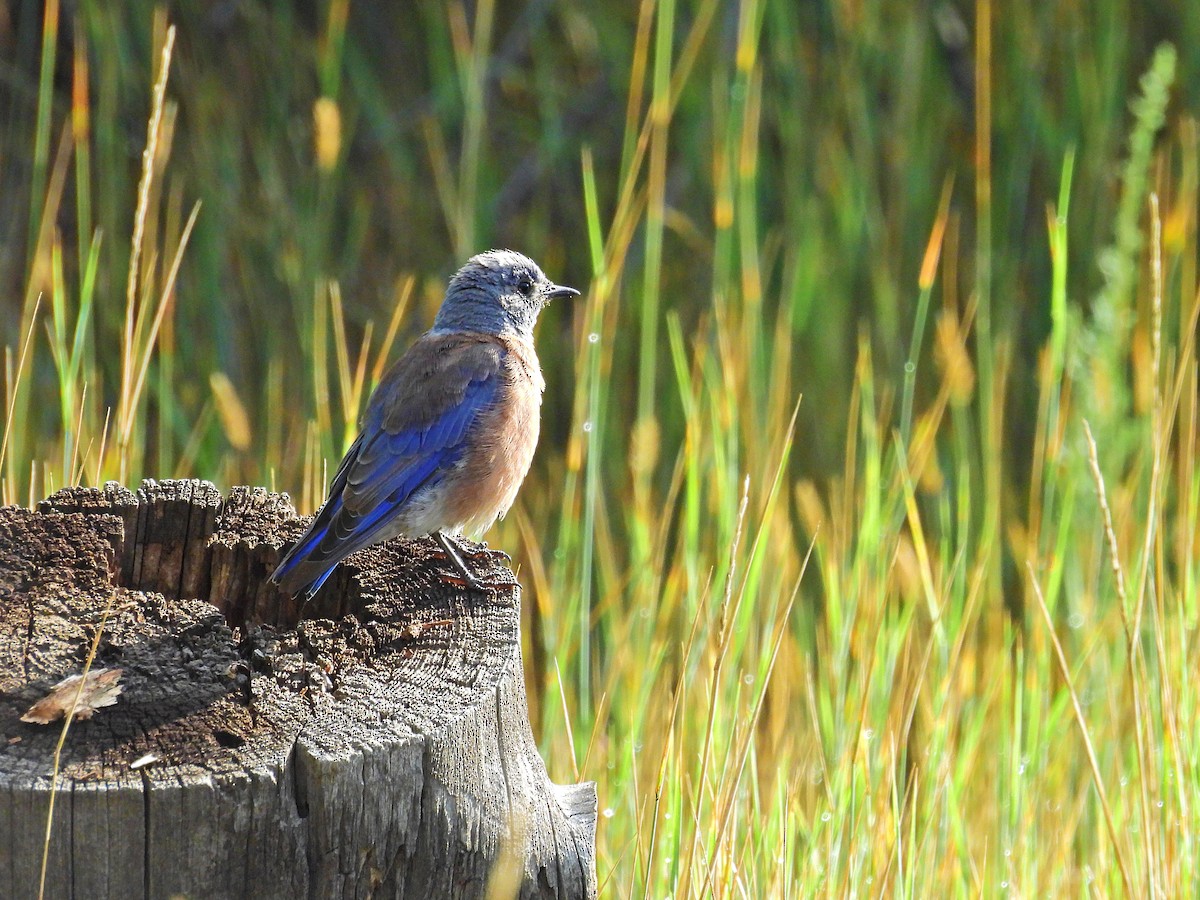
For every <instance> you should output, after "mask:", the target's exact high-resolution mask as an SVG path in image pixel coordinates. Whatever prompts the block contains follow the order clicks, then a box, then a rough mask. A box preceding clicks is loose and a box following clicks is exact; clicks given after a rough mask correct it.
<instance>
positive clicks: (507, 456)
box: [445, 339, 545, 534]
mask: <svg viewBox="0 0 1200 900" xmlns="http://www.w3.org/2000/svg"><path fill="white" fill-rule="evenodd" d="M503 343H504V344H505V351H506V352H505V354H504V360H503V364H502V371H501V378H502V380H501V383H500V387H499V389H498V390H497V393H496V399H495V402H494V403H493V404H492V406H491V407H490V408H489V409H488V410H487V412H486V413H484V414H483V415H482V416H481V418H480V420H479V421H478V422H477V423H476V426H475V427H474V428H472V430H471V437H470V439H469V443H468V445H467V448H466V452H465V453H464V454H463V459H462V463H461V468H460V469H459V472H458V477H456V478H454V479H453V482H454V485H453V488H452V489H451V490H449V491H447V495H446V497H445V504H446V513H447V515H446V518H447V520H448V521H453V522H462V523H463V531H464V532H467V533H470V534H478V533H479V532H482V531H483V530H484V529H486V528H487V527H488V526H490V525H491V524H492V523H493V522H494V521H496V519H497V518H498V517H500V516H503V515H504V514H505V513H506V512H508V510H509V509H510V508H511V507H512V505H513V501H514V500H515V499H516V496H517V491H518V489H520V487H521V482H523V481H524V480H525V476H526V474H528V472H529V466H530V464H531V463H532V462H533V453H534V450H536V449H537V442H538V433H539V430H540V427H541V406H542V391H543V389H544V388H545V381H544V380H543V379H542V372H541V368H540V366H539V365H538V360H537V355H536V353H535V352H534V349H533V346H532V345H531V344H530V343H529V342H527V341H522V340H516V339H506V340H504V341H503Z"/></svg>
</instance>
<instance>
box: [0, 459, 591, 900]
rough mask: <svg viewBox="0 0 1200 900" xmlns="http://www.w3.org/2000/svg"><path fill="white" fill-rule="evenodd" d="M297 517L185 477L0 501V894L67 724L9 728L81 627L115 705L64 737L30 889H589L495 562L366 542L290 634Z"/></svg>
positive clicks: (109, 893)
mask: <svg viewBox="0 0 1200 900" xmlns="http://www.w3.org/2000/svg"><path fill="white" fill-rule="evenodd" d="M301 527H302V523H301V520H299V519H298V518H297V517H296V515H295V512H294V510H293V509H292V506H291V504H290V502H289V501H288V499H287V497H286V495H279V494H272V493H269V492H267V491H265V490H262V489H259V488H253V489H249V488H235V489H233V491H231V492H230V494H229V495H228V496H227V497H222V495H221V494H220V493H219V492H218V491H217V489H216V488H215V487H213V486H212V485H211V484H208V483H207V482H199V481H160V482H155V481H146V482H144V483H143V484H142V486H141V488H140V489H139V490H138V491H137V492H136V493H133V492H131V491H129V490H126V489H125V488H122V487H120V486H118V485H115V484H113V483H110V484H109V485H107V486H106V487H105V488H104V489H103V490H98V489H84V488H74V489H68V490H64V491H59V492H58V493H56V494H55V495H53V496H52V497H50V498H49V499H48V500H45V501H43V502H42V503H41V504H39V507H38V510H37V511H36V512H31V511H29V510H26V509H22V508H18V507H3V508H0V897H4V898H24V897H35V896H37V889H38V881H39V871H40V867H41V860H42V845H43V839H44V833H45V825H46V815H47V806H48V803H49V798H50V791H51V773H52V770H53V756H54V750H55V745H56V743H57V741H58V739H59V736H60V733H61V728H62V721H61V720H59V721H58V722H55V723H52V724H48V725H41V724H31V723H28V722H22V721H21V716H22V715H23V714H25V713H26V711H27V710H29V708H30V707H31V706H33V704H34V703H36V702H37V701H38V700H40V699H42V698H43V697H45V696H46V695H48V694H49V693H50V692H51V691H52V690H53V688H54V686H55V685H56V684H58V683H59V682H60V681H61V680H62V679H63V678H65V677H68V676H71V675H78V674H79V673H81V672H82V670H83V665H84V660H85V658H86V656H87V653H88V650H89V648H90V646H91V644H92V641H93V638H94V637H95V635H96V632H97V629H99V628H100V627H101V624H102V621H103V633H102V636H101V639H100V642H99V649H98V652H97V654H96V658H95V661H94V663H93V667H94V668H95V669H120V670H121V675H120V687H121V693H120V695H119V696H118V697H117V700H116V703H115V704H114V705H112V706H105V707H101V708H99V709H97V710H95V712H94V713H93V714H92V716H91V718H88V719H86V720H78V721H75V722H73V723H72V724H71V727H70V730H69V732H68V735H67V739H66V743H65V744H64V746H63V749H62V756H61V765H60V774H59V778H58V786H57V799H56V801H55V810H54V819H53V831H52V835H51V843H50V856H49V866H48V872H47V880H46V892H45V896H46V897H51V898H60V897H63V898H81V900H82V898H87V900H91V898H103V897H111V898H122V900H124V898H131V897H147V898H166V897H170V896H173V895H183V896H187V897H194V898H201V897H222V898H223V897H231V898H232V897H255V898H259V897H287V898H293V897H312V898H332V897H417V898H422V900H430V898H438V897H477V896H483V895H484V894H485V893H486V892H487V890H488V887H489V882H491V883H492V886H493V887H494V888H496V889H500V888H501V887H502V886H508V890H507V892H505V891H501V892H500V893H499V894H498V895H499V896H522V897H591V896H594V895H595V892H596V876H595V864H594V847H595V828H596V793H595V787H594V785H592V784H581V785H569V786H559V785H555V784H552V783H551V782H550V781H549V779H548V777H547V774H546V768H545V766H544V764H543V762H542V760H541V758H540V756H539V755H538V752H537V747H536V745H535V743H534V740H533V735H532V732H531V730H530V726H529V722H528V712H527V708H526V699H525V688H524V680H523V674H522V667H521V652H520V637H519V630H518V629H519V622H520V615H519V606H518V604H519V600H520V586H519V585H518V583H517V581H516V579H515V578H514V577H513V574H512V571H511V570H510V568H509V566H508V563H507V559H506V558H505V557H504V556H503V555H502V554H498V553H495V552H492V551H488V550H486V548H483V547H482V546H481V545H480V546H479V547H478V548H477V547H476V545H473V544H468V546H469V547H470V548H471V550H472V553H473V557H472V559H471V561H470V563H471V565H472V566H473V568H474V569H475V571H476V572H477V573H478V575H479V577H480V578H481V579H482V580H483V581H484V582H485V583H486V584H487V585H488V587H487V590H486V591H485V592H471V591H469V590H468V589H466V588H465V587H464V586H463V585H461V584H460V583H458V582H456V581H455V579H454V578H453V574H452V570H451V569H450V568H449V567H448V565H447V562H446V560H445V559H444V558H443V556H442V554H441V552H440V551H439V550H438V549H437V547H436V545H435V544H434V543H433V542H432V541H430V540H419V541H393V542H390V543H388V544H386V545H383V546H380V547H376V548H371V549H369V550H365V551H362V552H360V553H357V554H355V555H354V556H352V557H351V558H350V559H349V560H348V561H347V563H346V564H344V565H343V566H342V567H340V568H339V570H338V571H337V572H336V573H335V575H334V576H333V577H332V578H331V579H330V581H329V584H328V586H327V587H326V588H325V589H324V590H323V591H322V592H321V593H320V594H319V595H318V596H317V598H316V599H315V600H314V601H313V602H312V603H310V604H309V606H308V608H307V609H305V610H304V621H303V622H302V623H301V625H300V627H299V628H297V617H298V615H299V613H300V610H299V609H298V605H297V603H296V602H295V601H294V600H292V598H290V597H287V596H285V595H283V594H281V593H280V592H279V591H278V589H276V588H275V587H274V586H273V585H271V584H270V583H269V582H268V581H267V577H268V575H269V574H270V572H271V571H272V569H273V568H274V566H275V564H276V563H277V561H278V560H279V557H280V554H281V550H282V549H283V548H284V547H286V546H287V545H288V543H289V542H290V541H292V540H294V539H295V538H296V537H297V536H298V535H299V533H300V531H301ZM106 610H108V617H107V621H104V615H105V611H106Z"/></svg>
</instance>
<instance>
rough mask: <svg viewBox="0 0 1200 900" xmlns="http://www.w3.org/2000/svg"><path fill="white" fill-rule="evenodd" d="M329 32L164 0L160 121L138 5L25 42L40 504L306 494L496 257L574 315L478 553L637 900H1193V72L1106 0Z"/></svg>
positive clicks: (571, 8) (316, 18) (260, 12)
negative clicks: (495, 564)
mask: <svg viewBox="0 0 1200 900" xmlns="http://www.w3.org/2000/svg"><path fill="white" fill-rule="evenodd" d="M303 9H304V8H302V11H301V12H300V13H295V14H294V13H293V12H292V11H291V7H288V6H287V5H281V6H266V5H261V6H260V5H257V4H246V5H243V6H242V7H241V8H240V10H241V11H240V12H239V13H238V14H237V17H236V18H235V19H234V20H233V21H224V20H217V19H216V18H214V17H213V16H210V15H208V14H204V13H200V12H195V11H188V10H183V11H181V12H180V13H179V16H180V18H179V20H178V21H177V22H176V25H177V28H178V34H179V38H178V42H179V48H178V49H177V50H176V54H175V59H176V63H175V65H174V66H173V68H172V70H171V71H170V81H169V82H168V84H169V87H168V88H167V89H166V91H165V94H162V95H161V102H157V101H156V96H158V95H156V93H155V92H156V90H159V88H158V87H157V86H160V85H162V84H163V79H164V77H165V76H166V75H167V74H168V73H167V71H166V70H165V68H164V67H163V66H162V65H161V63H159V62H158V61H159V60H161V59H163V58H164V52H163V51H164V49H165V48H166V47H167V46H168V45H169V41H170V38H169V34H170V32H168V30H167V23H166V20H165V18H164V17H163V16H162V15H161V14H154V13H152V12H151V10H150V9H149V8H141V7H139V6H138V5H136V4H135V5H131V6H129V7H128V8H117V7H115V6H112V5H108V4H91V3H82V4H80V5H79V12H78V13H77V15H76V16H75V18H74V20H72V21H71V23H70V26H69V27H67V26H66V25H65V23H64V21H60V18H61V15H60V10H59V8H58V6H57V5H55V4H47V5H46V6H45V12H44V18H43V21H42V22H41V23H40V27H38V28H36V29H35V28H32V27H26V28H25V29H23V30H22V31H21V32H20V34H21V35H22V36H23V42H22V43H21V44H20V47H19V48H18V49H19V50H20V53H19V54H18V56H19V62H21V63H22V64H23V67H22V68H19V69H18V70H17V73H16V74H14V78H15V77H17V75H19V74H20V73H27V76H28V78H29V79H30V84H29V88H30V89H29V90H28V91H27V92H25V94H24V95H22V96H25V97H27V98H30V99H29V100H28V102H27V103H26V104H25V105H24V106H21V105H20V104H17V106H18V108H19V111H20V113H21V115H20V116H18V117H16V118H15V119H14V121H16V122H19V123H20V127H14V128H13V129H12V130H11V131H10V132H9V133H7V134H6V135H5V138H4V139H5V140H6V141H7V142H8V143H7V144H6V145H5V158H14V152H15V150H14V149H13V148H15V149H16V150H20V154H18V155H17V156H16V157H15V158H21V159H24V158H28V159H29V160H30V164H29V172H30V173H31V177H30V178H29V179H28V186H29V187H28V191H27V192H25V193H24V194H23V197H24V200H25V201H26V202H27V209H26V211H25V215H24V217H23V218H22V219H21V222H20V225H21V227H20V228H19V229H17V230H18V231H21V232H22V233H24V234H27V237H24V238H22V239H23V240H24V241H25V243H26V245H27V253H26V254H25V258H24V261H23V262H22V263H21V267H20V271H19V272H18V271H16V269H15V264H14V263H13V261H12V260H13V258H12V256H11V254H10V255H9V257H7V258H6V259H5V262H4V265H6V266H7V267H8V268H7V269H6V270H4V271H3V272H0V277H3V278H5V279H6V281H7V282H8V283H12V284H15V285H17V288H16V289H14V290H13V291H12V292H10V295H11V296H19V297H21V298H23V300H22V303H21V304H20V306H21V308H20V309H19V310H18V309H13V310H10V311H9V314H8V315H7V316H6V318H5V320H4V329H5V330H4V332H3V335H4V343H5V344H6V365H5V386H6V393H5V399H6V410H7V411H8V422H9V425H8V427H6V429H5V436H4V450H3V452H2V453H0V456H2V457H3V458H2V459H0V472H2V473H3V483H2V490H3V496H4V499H5V501H6V502H32V500H34V499H36V498H37V497H38V496H40V495H42V494H43V493H45V492H47V491H49V490H51V489H52V488H53V487H55V486H57V485H58V484H61V483H64V482H67V481H73V482H74V481H87V482H98V481H103V480H104V479H106V478H110V477H114V478H121V479H122V480H126V481H135V480H136V479H137V478H139V477H141V476H143V475H170V474H185V475H192V476H199V477H210V478H213V479H215V480H217V481H218V482H221V483H223V484H231V483H235V482H241V481H251V482H256V483H266V484H269V485H271V486H273V487H275V488H278V489H287V490H290V491H291V492H292V493H293V494H294V495H295V496H296V497H297V500H298V503H299V505H300V506H301V507H303V508H305V509H309V510H311V509H312V508H313V507H314V506H315V505H316V504H317V503H318V502H319V501H320V498H321V496H322V492H323V488H324V484H325V482H326V475H327V467H328V465H329V463H331V462H335V461H336V459H337V457H338V456H339V454H340V452H341V450H342V449H343V448H344V446H345V445H346V443H347V442H348V441H349V440H351V439H352V437H353V434H354V429H355V420H356V418H357V414H358V411H359V410H360V409H361V406H362V404H363V402H364V400H365V397H366V395H367V393H368V392H369V390H370V388H371V386H372V385H373V384H374V383H375V382H377V381H378V379H379V377H380V375H381V373H382V371H383V367H384V366H385V365H386V361H387V360H388V359H389V358H390V357H393V356H394V355H395V350H396V346H395V345H396V344H397V343H401V344H402V343H403V342H404V340H405V339H407V338H408V337H410V336H411V335H412V334H414V333H416V332H418V331H420V330H421V329H423V328H424V327H426V326H427V325H428V323H429V321H430V319H431V316H432V311H433V309H434V308H435V307H436V303H437V302H438V299H439V297H440V291H441V288H442V285H443V284H444V276H445V275H446V274H447V272H448V271H449V270H450V269H451V268H452V267H453V266H454V265H455V264H456V263H458V262H461V259H462V258H463V257H464V256H466V255H467V254H469V253H470V252H473V251H475V250H477V249H482V248H483V247H485V246H489V245H493V244H509V245H512V246H515V247H517V248H518V249H522V250H525V251H526V252H529V253H531V254H532V255H534V256H535V257H538V258H539V259H540V260H541V261H542V262H543V263H544V265H545V267H546V268H547V269H548V270H549V271H550V273H551V275H552V277H554V278H556V279H557V280H561V281H564V282H565V283H575V284H577V285H578V286H580V287H586V288H587V290H586V293H585V297H584V298H583V299H582V300H580V301H579V302H578V303H577V304H576V305H575V306H574V307H573V308H571V307H562V308H554V309H552V310H551V311H550V312H549V313H548V314H547V315H546V317H545V318H544V321H543V324H542V326H541V332H540V334H539V351H540V353H541V355H542V358H543V362H544V365H545V368H546V370H547V377H548V381H549V384H550V387H549V389H548V393H547V397H546V405H545V413H544V419H545V428H544V435H545V436H544V439H543V442H542V446H541V448H540V450H539V459H538V462H537V465H536V467H535V471H534V472H533V473H532V474H531V476H530V478H529V480H528V481H527V483H526V485H525V487H524V489H523V491H522V494H521V498H520V500H519V503H518V506H517V508H516V509H515V510H514V512H513V514H512V515H511V516H510V517H509V519H508V520H506V521H505V522H503V523H501V525H500V526H498V527H497V528H496V529H495V531H494V532H493V534H492V539H493V542H494V543H495V544H497V545H499V546H502V547H504V548H506V549H508V550H510V551H512V552H513V553H514V559H515V560H516V562H517V564H518V565H519V567H520V578H521V580H522V583H523V584H524V585H525V589H526V595H525V602H524V607H523V610H524V615H525V618H526V622H525V626H526V627H525V641H526V662H527V680H528V682H529V686H530V701H531V705H532V709H533V717H534V725H535V730H536V732H537V733H538V734H539V736H540V740H541V745H542V750H543V754H544V756H545V757H546V759H547V762H548V765H549V767H550V769H551V772H552V774H553V776H554V777H555V778H557V779H559V780H574V779H578V778H584V779H593V780H595V781H597V782H598V787H599V792H600V797H601V810H602V817H601V823H600V832H599V838H598V869H599V874H600V878H601V881H602V883H603V884H604V888H605V892H606V893H607V894H609V895H612V896H648V897H656V898H657V897H664V896H709V895H718V896H744V897H760V896H813V895H818V894H820V895H825V894H830V895H832V894H837V895H844V894H856V895H857V894H863V895H885V894H886V895H901V896H946V895H955V896H958V895H978V894H983V895H989V896H990V895H995V894H1003V893H1011V894H1014V895H1046V894H1049V895H1053V896H1061V895H1081V896H1093V895H1094V896H1108V895H1120V894H1136V895H1139V896H1188V895H1192V894H1194V893H1195V891H1196V886H1197V883H1198V875H1197V858H1196V847H1195V842H1194V841H1193V840H1192V838H1191V835H1192V834H1193V833H1194V832H1196V830H1197V825H1198V824H1200V823H1198V821H1197V816H1196V813H1195V812H1194V810H1196V809H1197V807H1198V805H1200V796H1198V795H1197V790H1196V788H1197V783H1198V782H1197V779H1196V776H1197V772H1196V762H1195V760H1196V758H1197V755H1198V754H1197V750H1198V742H1200V717H1198V712H1197V710H1198V706H1197V704H1198V700H1200V698H1198V697H1197V695H1196V691H1195V688H1194V681H1195V679H1194V678H1193V677H1191V676H1192V673H1193V672H1194V670H1195V650H1194V648H1193V646H1192V640H1191V638H1192V637H1194V636H1195V635H1196V631H1197V596H1196V590H1197V577H1196V576H1197V571H1196V565H1195V562H1194V560H1195V557H1196V552H1197V517H1198V515H1200V479H1198V478H1197V477H1196V471H1195V470H1196V466H1195V459H1196V438H1197V427H1198V425H1197V388H1198V387H1200V382H1198V378H1197V366H1196V360H1195V347H1194V338H1195V332H1196V316H1197V310H1198V309H1200V304H1198V302H1197V293H1196V292H1197V280H1196V260H1197V251H1198V247H1197V237H1196V234H1197V231H1196V209H1197V185H1198V183H1200V176H1198V172H1200V139H1198V136H1197V134H1198V133H1197V127H1196V123H1195V121H1194V119H1192V118H1190V117H1189V116H1188V115H1186V114H1183V113H1181V112H1180V110H1186V109H1189V108H1194V100H1195V97H1196V94H1197V89H1198V88H1200V70H1197V68H1196V62H1195V60H1193V59H1191V58H1190V57H1189V56H1188V55H1187V54H1181V55H1180V56H1179V58H1176V57H1175V56H1174V54H1173V52H1172V51H1171V50H1170V49H1166V48H1164V49H1162V50H1159V51H1154V50H1153V42H1154V38H1155V37H1156V35H1155V34H1154V33H1153V28H1154V27H1156V26H1155V24H1154V23H1145V22H1143V21H1142V20H1141V19H1139V18H1136V17H1134V16H1133V14H1132V13H1131V12H1130V10H1129V9H1128V8H1127V7H1126V5H1124V4H1122V3H1120V2H1118V0H1101V2H1097V3H1092V4H1066V5H1062V4H1057V5H1055V4H1048V5H1046V6H1045V8H1043V7H1042V6H1039V5H1034V6H1030V7H1028V8H1025V9H1016V8H1011V7H1009V6H1008V5H1003V6H993V5H992V4H990V3H988V2H985V0H981V2H978V3H977V4H975V8H974V11H973V16H971V17H969V19H968V20H967V21H964V20H963V19H962V18H961V14H960V13H959V12H956V11H955V7H952V6H950V5H948V4H940V5H938V6H937V7H936V9H935V10H934V11H933V13H932V14H930V13H929V12H927V11H926V10H925V9H924V7H920V5H911V4H902V3H892V2H881V3H875V4H865V5H863V4H828V5H823V4H794V3H790V2H784V0H745V2H743V3H740V4H738V5H736V6H730V5H726V4H719V3H716V2H712V0H697V2H691V3H689V2H679V0H677V2H660V3H654V2H651V0H645V2H642V3H640V4H638V6H637V8H636V10H625V11H613V10H600V9H599V8H594V7H593V6H591V5H589V6H587V7H584V6H583V5H579V4H573V3H565V4H555V5H542V6H539V5H537V4H532V5H530V6H529V7H528V8H526V9H525V10H524V11H523V12H516V11H513V10H509V9H507V8H506V7H505V6H504V5H500V4H492V3H478V4H474V5H473V6H471V7H469V8H468V6H466V5H456V4H452V5H451V6H450V7H449V9H448V10H446V9H444V8H443V6H442V4H435V3H417V4H402V5H398V9H397V10H396V11H393V12H388V13H384V12H381V11H380V10H379V9H378V8H373V7H367V6H366V5H363V6H361V7H358V6H355V5H353V4H347V3H345V2H331V3H329V4H326V5H322V6H320V7H319V8H314V10H310V11H311V12H313V15H312V16H309V15H308V14H307V13H305V12H304V11H303ZM1163 16H1164V19H1165V20H1167V21H1169V23H1170V24H1171V25H1172V28H1173V30H1174V31H1175V32H1177V33H1178V34H1180V35H1181V36H1183V37H1186V36H1187V35H1193V36H1194V35H1198V34H1200V16H1197V15H1196V14H1194V13H1191V12H1189V11H1187V10H1183V9H1181V10H1178V11H1169V12H1165V13H1163ZM64 34H71V35H73V36H74V38H73V42H74V43H73V50H74V52H73V53H67V52H65V51H64V50H63V47H62V46H61V45H62V43H63V42H62V35H64ZM396 42H398V45H399V46H401V47H403V48H404V49H406V50H411V53H405V54H397V53H396V52H394V49H395V48H394V47H393V43H396ZM401 56H402V57H403V59H404V63H403V65H401V64H400V63H399V62H398V61H397V60H398V59H400V57H401ZM218 62H219V64H218ZM64 67H65V69H66V71H68V72H70V73H71V74H70V78H69V79H68V81H69V83H70V85H71V89H70V91H69V92H67V91H65V90H64V89H63V88H62V86H61V85H60V84H59V81H60V80H61V79H58V80H56V76H55V72H56V71H61V70H63V69H64ZM1143 73H1145V76H1144V80H1142V81H1141V82H1139V76H1141V75H1142V74H1143ZM231 79H238V80H240V81H242V82H245V83H253V84H255V85H256V88H257V89H256V90H255V91H246V92H244V94H241V95H235V96H232V97H231V95H230V91H229V82H230V80H231ZM1172 98H1174V99H1172ZM1131 101H1136V102H1135V103H1134V106H1133V112H1132V114H1130V113H1129V112H1128V106H1127V104H1128V103H1129V102H1131ZM147 120H149V121H150V129H149V132H148V133H147V134H145V135H143V134H142V133H141V131H140V125H139V129H133V128H131V127H130V125H129V123H130V122H138V123H145V122H146V121H147ZM132 134H137V135H138V136H137V137H136V138H132V137H131V135H132ZM56 135H57V143H55V139H56ZM131 143H132V144H136V145H137V146H136V152H134V151H131V150H130V149H129V145H130V144H131ZM147 148H149V150H148V151H147ZM143 152H148V156H147V157H146V160H147V162H148V163H149V164H148V165H147V166H146V167H145V168H144V171H145V172H146V173H148V174H147V175H146V176H145V178H144V179H143V180H142V181H141V182H140V185H139V181H138V178H139V173H140V172H142V171H143V168H142V166H141V165H140V163H141V162H142V159H141V155H142V154H143ZM1118 176H1119V177H1118ZM9 180H11V179H7V177H6V184H8V183H9ZM9 196H11V195H9ZM71 200H73V201H74V204H73V206H72V204H71V202H70V201H71ZM197 200H203V206H202V208H201V209H200V212H199V214H198V215H197V214H196V213H195V212H194V210H195V203H196V201H197ZM9 202H11V201H9ZM418 225H419V227H418ZM26 226H27V227H26ZM1105 248H1112V249H1110V250H1106V249H1105ZM39 298H41V299H40V300H39ZM1118 320H1119V327H1118V326H1117V325H1114V324H1112V323H1113V322H1115V321H1118ZM402 330H403V334H401V331H402ZM1089 425H1090V430H1089Z"/></svg>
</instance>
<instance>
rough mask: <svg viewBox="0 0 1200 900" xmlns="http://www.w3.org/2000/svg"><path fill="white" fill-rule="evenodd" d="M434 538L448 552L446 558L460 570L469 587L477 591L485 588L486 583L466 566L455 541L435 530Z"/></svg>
mask: <svg viewBox="0 0 1200 900" xmlns="http://www.w3.org/2000/svg"><path fill="white" fill-rule="evenodd" d="M433 539H434V540H435V541H437V544H438V546H439V547H441V548H442V551H443V552H444V553H445V554H446V558H447V559H449V560H450V563H451V564H452V565H453V566H454V568H455V569H457V570H458V574H459V575H461V576H462V578H463V581H465V582H466V583H467V587H469V588H471V589H472V590H475V591H482V590H484V588H485V587H486V585H484V583H483V582H482V581H480V580H479V579H478V578H476V577H475V576H474V575H472V574H471V572H470V570H469V569H468V568H467V566H466V563H464V562H463V561H462V557H461V556H460V555H459V549H458V547H457V546H456V544H455V541H454V540H453V539H452V538H450V537H449V536H447V535H446V534H443V533H442V532H440V531H435V532H434V533H433Z"/></svg>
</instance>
